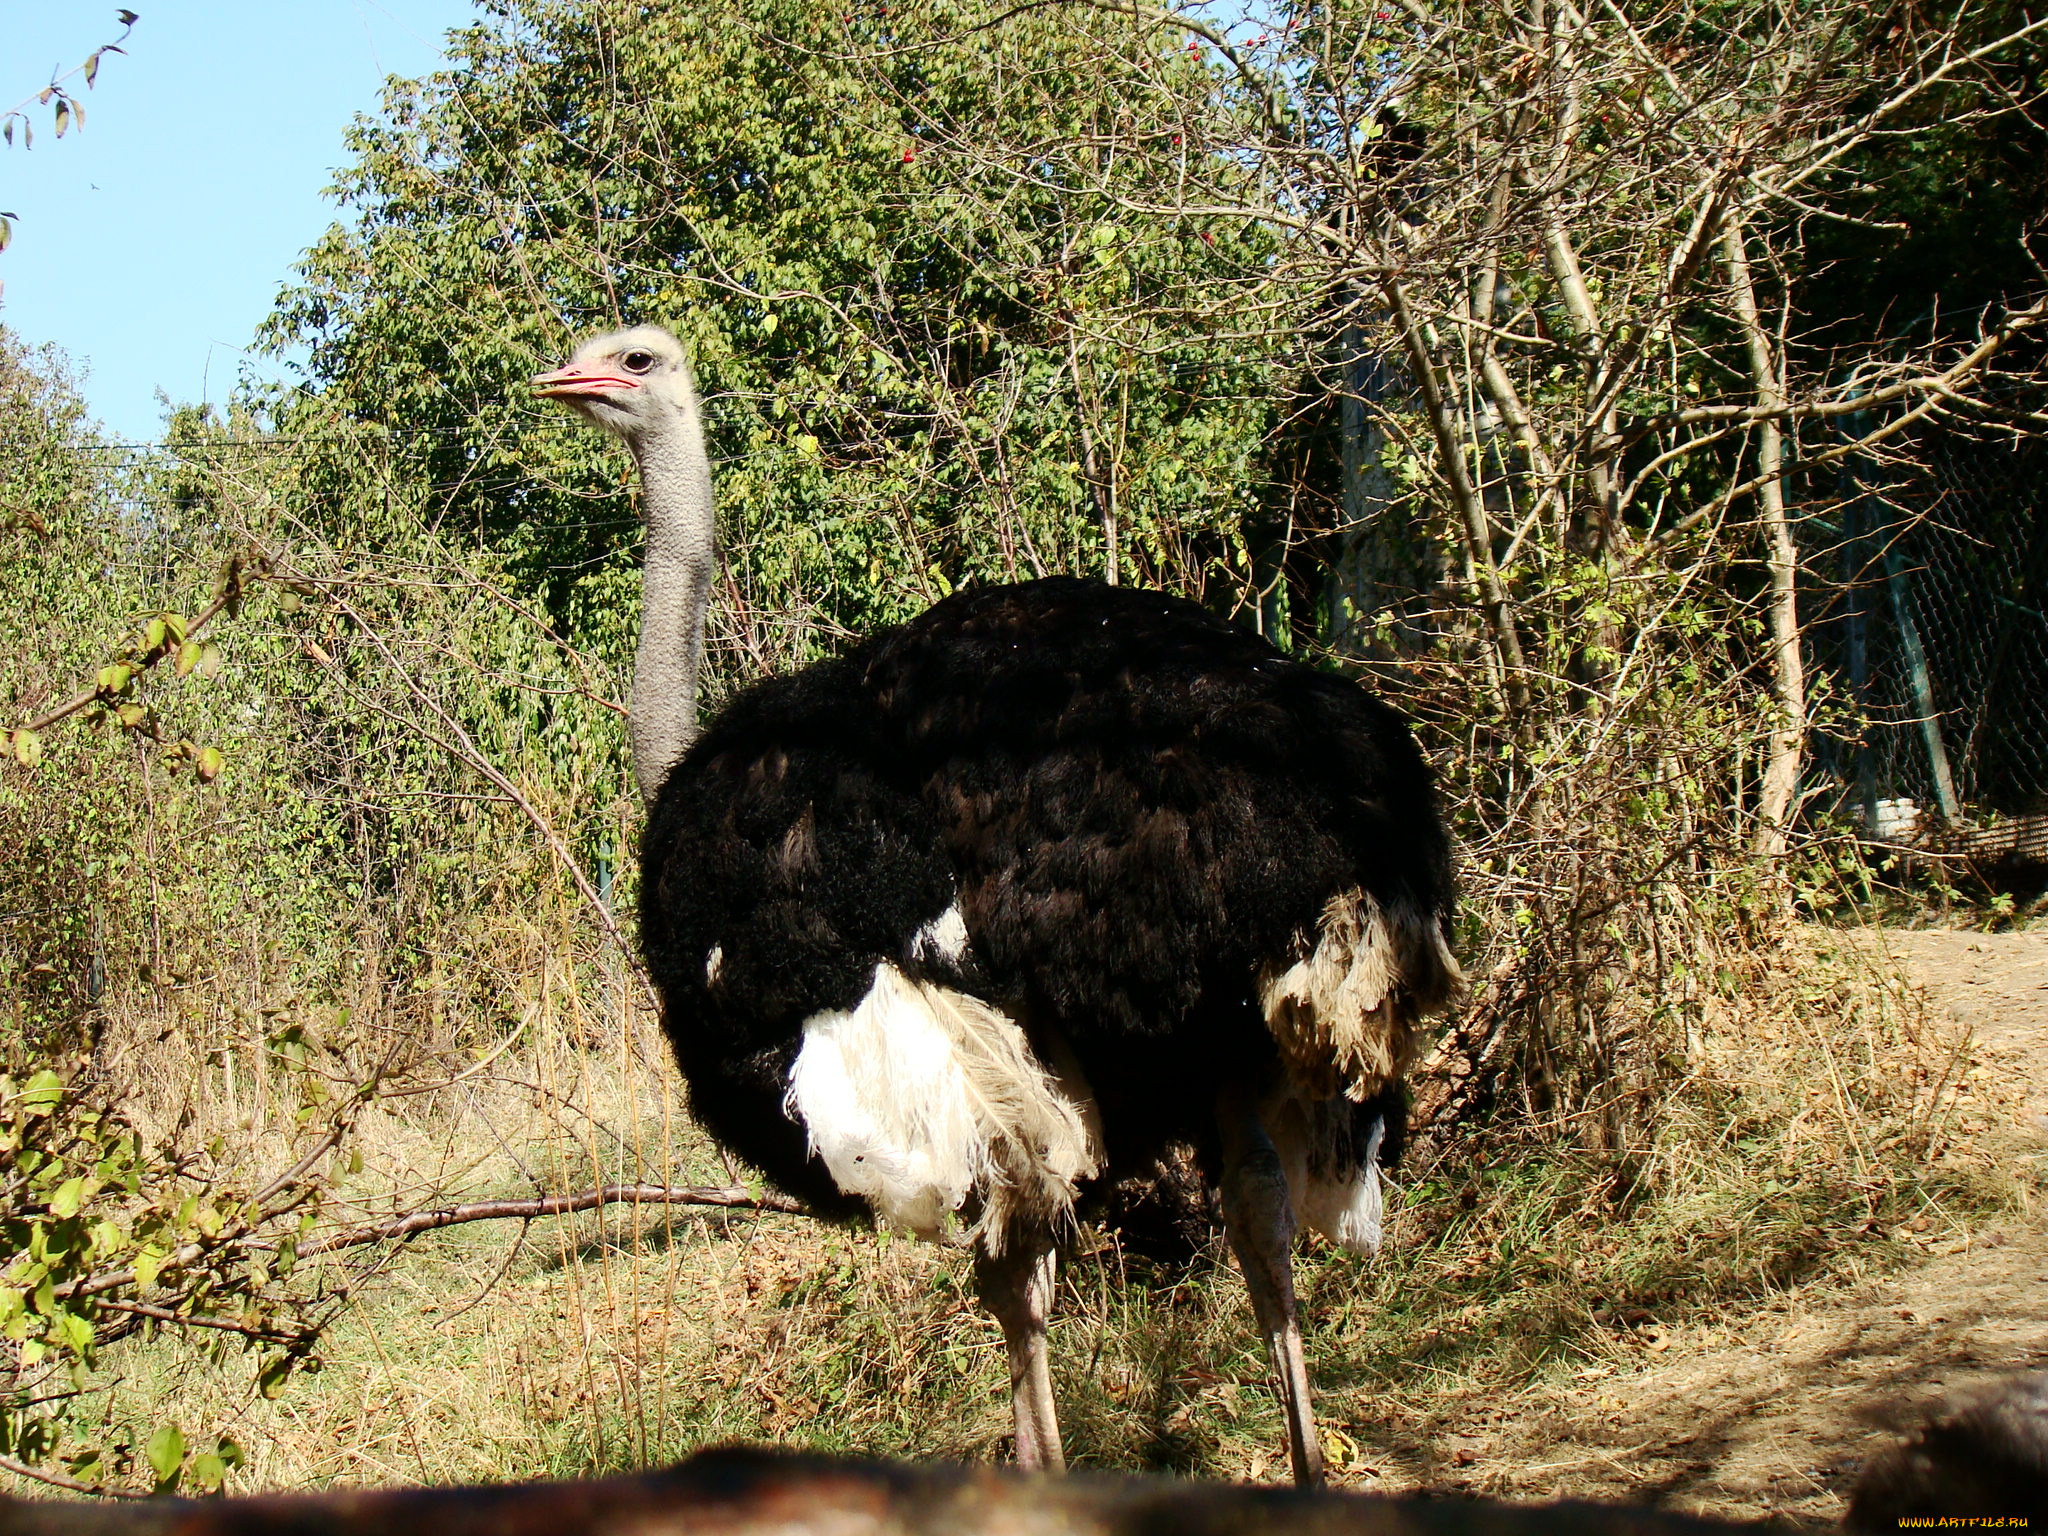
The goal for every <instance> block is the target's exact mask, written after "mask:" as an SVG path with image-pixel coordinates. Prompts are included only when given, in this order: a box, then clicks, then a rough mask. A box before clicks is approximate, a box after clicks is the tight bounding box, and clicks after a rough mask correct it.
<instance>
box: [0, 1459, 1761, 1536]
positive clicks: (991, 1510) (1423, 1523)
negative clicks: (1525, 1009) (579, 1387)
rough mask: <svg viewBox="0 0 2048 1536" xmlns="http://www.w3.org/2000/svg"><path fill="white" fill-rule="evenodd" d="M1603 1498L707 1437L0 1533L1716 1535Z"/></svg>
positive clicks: (145, 1504)
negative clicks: (605, 1466) (656, 1448)
mask: <svg viewBox="0 0 2048 1536" xmlns="http://www.w3.org/2000/svg"><path fill="white" fill-rule="evenodd" d="M1764 1529H1766V1528H1765V1527H1761V1526H1752V1525H1728V1524H1724V1523H1721V1522H1718V1521H1706V1520H1691V1519H1687V1518H1685V1517H1683V1516H1679V1515H1668V1514H1662V1513H1659V1512H1658V1511H1656V1510H1649V1509H1625V1508H1621V1507H1618V1506H1613V1505H1602V1504H1525V1505H1512V1504H1482V1503H1467V1502H1464V1501H1451V1500H1442V1501H1432V1500H1420V1499H1391V1498H1379V1497H1374V1496H1370V1495H1365V1494H1346V1493H1305V1492H1298V1491H1296V1490H1295V1489H1292V1488H1243V1487H1237V1486H1234V1485H1231V1484H1227V1483H1188V1482H1179V1481H1175V1480H1172V1479H1168V1478H1145V1477H1110V1476H1094V1475H1086V1474H1084V1475H1080V1476H1073V1477H1040V1476H1033V1475H1030V1474H1026V1473H1020V1472H1012V1471H1005V1470H998V1469H996V1468H992V1467H962V1466H912V1465H908V1464H903V1463H892V1462H881V1461H851V1460H846V1461H842V1460H838V1459H835V1458H833V1457H829V1456H807V1455H797V1454H792V1453H789V1452H782V1451H767V1450H748V1449H727V1450H715V1451H706V1452H704V1453H702V1454H701V1455H697V1456H693V1457H691V1458H690V1459H689V1460H688V1461H686V1462H684V1463H683V1464H682V1465H681V1466H678V1467H675V1468H672V1469H671V1470H669V1471H666V1472H653V1473H648V1474H646V1475H644V1476H640V1477H618V1478H608V1479H606V1480H604V1481H602V1482H588V1483H527V1484H507V1485H502V1486H498V1487H489V1488H429V1489H392V1490H385V1491H379V1492H349V1493H330V1494H319V1495H310V1496H295V1497H270V1498H254V1499H219V1500H207V1501H199V1500H189V1499H149V1500H143V1501H139V1502H135V1503H126V1504H87V1503H56V1502H39V1501H29V1500H13V1499H8V1500H0V1536H370V1533H372V1532H376V1533H379V1536H385V1533H388V1536H415V1533H417V1536H670V1533H673V1536H684V1533H689V1536H977V1533H983V1536H1712V1533H1715V1532H1733V1531H1747V1532H1752V1533H1754V1532H1757V1531H1760V1530H1764Z"/></svg>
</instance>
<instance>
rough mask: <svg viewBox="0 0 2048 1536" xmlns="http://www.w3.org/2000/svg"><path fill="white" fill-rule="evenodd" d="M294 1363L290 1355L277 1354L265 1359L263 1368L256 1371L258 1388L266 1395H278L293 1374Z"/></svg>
mask: <svg viewBox="0 0 2048 1536" xmlns="http://www.w3.org/2000/svg"><path fill="white" fill-rule="evenodd" d="M292 1364H293V1362H292V1357H291V1356H290V1355H276V1356H273V1357H272V1358H271V1359H269V1360H267V1361H265V1362H264V1364H263V1369H262V1370H260V1371H258V1372H257V1373H256V1390H257V1391H258V1392H260V1393H262V1394H263V1396H265V1397H276V1396H277V1395H278V1393H280V1392H282V1391H283V1390H284V1384H285V1382H286V1380H288V1379H289V1378H290V1376H291V1374H292Z"/></svg>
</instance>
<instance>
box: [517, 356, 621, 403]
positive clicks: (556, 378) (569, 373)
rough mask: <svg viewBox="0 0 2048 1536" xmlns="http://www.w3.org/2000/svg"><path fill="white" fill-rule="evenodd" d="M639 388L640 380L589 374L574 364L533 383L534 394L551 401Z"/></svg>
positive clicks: (611, 374) (612, 375)
mask: <svg viewBox="0 0 2048 1536" xmlns="http://www.w3.org/2000/svg"><path fill="white" fill-rule="evenodd" d="M639 387H640V381H639V380H638V379H622V378H620V377H619V376H618V375H617V374H614V373H589V372H586V371H585V370H584V369H582V368H579V367H578V366H577V365H576V364H574V363H570V364H569V365H568V366H567V367H565V368H557V369H556V370H555V371H554V372H553V373H543V374H541V375H540V376H539V377H538V378H536V379H535V380H534V381H533V392H534V393H535V394H537V395H540V396H543V397H544V398H546V399H549V400H562V399H567V398H569V397H571V396H575V395H602V394H606V393H608V392H609V391H611V390H614V389H638V388H639Z"/></svg>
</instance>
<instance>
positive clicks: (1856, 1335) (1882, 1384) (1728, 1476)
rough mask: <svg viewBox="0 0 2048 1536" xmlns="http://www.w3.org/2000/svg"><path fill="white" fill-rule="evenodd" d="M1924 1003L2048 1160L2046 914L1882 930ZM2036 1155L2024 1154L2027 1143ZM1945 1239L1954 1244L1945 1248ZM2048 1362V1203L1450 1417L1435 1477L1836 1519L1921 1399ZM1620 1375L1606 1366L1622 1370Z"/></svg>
mask: <svg viewBox="0 0 2048 1536" xmlns="http://www.w3.org/2000/svg"><path fill="white" fill-rule="evenodd" d="M1882 939H1883V942H1885V943H1886V944H1887V945H1889V947H1890V948H1891V950H1892V953H1893V954H1895V955H1896V956H1898V957H1899V958H1900V959H1901V960H1903V961H1904V962H1905V964H1906V966H1907V968H1908V970H1909V972H1910V974H1911V975H1912V976H1913V977H1914V979H1915V980H1916V981H1918V982H1919V983H1920V984H1921V985H1922V986H1924V987H1925V988H1926V989H1927V991H1928V994H1929V999H1930V1002H1932V1003H1933V1004H1934V1005H1936V1006H1938V1007H1943V1008H1946V1009H1949V1010H1950V1011H1952V1012H1953V1013H1954V1014H1955V1015H1956V1016H1957V1017H1958V1018H1959V1019H1961V1020H1962V1021H1963V1022H1965V1023H1968V1024H1970V1025H1971V1026H1972V1028H1973V1031H1974V1033H1975V1036H1976V1039H1977V1042H1978V1045H1979V1048H1980V1055H1981V1059H1983V1060H1984V1061H1985V1062H1986V1063H1987V1064H1989V1065H1990V1066H1991V1067H1992V1069H1993V1071H1995V1072H1997V1073H1998V1074H1999V1076H2000V1077H2001V1078H2003V1079H2004V1080H2005V1081H2006V1082H2008V1083H2010V1084H2013V1085H2020V1086H2021V1095H2020V1096H2021V1098H2022V1099H2023V1103H2022V1104H2021V1105H2020V1107H2019V1108H2018V1109H2017V1111H2016V1114H2017V1118H2018V1120H2019V1122H2020V1124H2019V1125H2017V1126H2015V1127H2014V1129H2016V1130H2018V1131H2020V1132H2021V1134H2022V1137H2026V1136H2029V1135H2031V1137H2032V1138H2033V1139H2032V1141H2031V1142H2030V1143H2028V1144H2029V1145H2031V1146H2032V1147H2034V1148H2036V1149H2040V1150H2039V1151H2037V1152H2036V1153H2035V1154H2032V1155H2048V927H2043V926H2037V927H2036V928H2035V929H2033V930H2032V931H2027V932H2018V933H2006V934H1982V933H1957V932H1945V931H1915V932H1906V931H1890V932H1887V933H1885V934H1883V935H1882ZM2023 1155H2028V1154H2023ZM1945 1247H1946V1248H1948V1249H1949V1250H1950V1251H1946V1252H1944V1251H1942V1250H1943V1249H1944V1248H1945ZM2043 1365H2048V1214H2044V1213H2043V1212H2042V1211H2040V1210H2038V1209H2037V1210H2035V1211H2034V1212H2033V1213H2032V1214H2031V1215H2030V1216H2028V1217H2025V1218H2021V1219H2016V1220H2013V1221H2011V1222H2008V1223H2006V1224H2005V1225H2004V1226H2002V1227H2000V1228H1997V1229H1995V1230H1993V1231H1991V1232H1989V1233H1979V1234H1977V1235H1976V1236H1975V1237H1974V1238H1972V1239H1969V1240H1967V1241H1960V1240H1959V1241H1957V1242H1956V1243H1954V1244H1952V1245H1951V1244H1942V1243H1939V1242H1937V1243H1936V1244H1935V1245H1934V1250H1933V1256H1932V1257H1930V1258H1929V1260H1928V1262H1926V1263H1925V1264H1923V1265H1920V1266H1918V1267H1916V1268H1914V1269H1911V1270H1909V1271H1906V1272H1903V1273H1894V1274H1890V1275H1886V1276H1883V1277H1881V1278H1878V1279H1874V1280H1871V1281H1869V1282H1867V1283H1865V1284H1863V1285H1861V1286H1857V1287H1837V1288H1835V1289H1833V1290H1831V1291H1827V1292H1822V1293H1818V1294H1807V1295H1793V1296H1789V1297H1787V1298H1786V1299H1785V1301H1784V1302H1783V1304H1782V1305H1781V1306H1780V1307H1778V1308H1776V1309H1773V1310H1771V1311H1768V1312H1765V1313H1762V1314H1752V1315H1748V1316H1744V1317H1741V1318H1736V1319H1730V1320H1728V1322H1727V1323H1726V1324H1725V1325H1723V1326H1721V1327H1718V1328H1713V1329H1709V1330H1701V1331H1697V1332H1696V1333H1695V1335H1694V1336H1693V1337H1691V1338H1686V1337H1684V1336H1682V1335H1681V1336H1675V1337H1672V1338H1671V1339H1670V1341H1669V1343H1668V1344H1667V1346H1666V1347H1665V1348H1664V1350H1662V1351H1661V1352H1659V1353H1656V1354H1651V1353H1649V1352H1645V1353H1644V1354H1643V1356H1642V1360H1641V1363H1640V1364H1639V1365H1636V1366H1634V1367H1627V1366H1622V1367H1612V1368H1610V1367H1595V1368H1591V1369H1589V1370H1588V1371H1587V1372H1585V1373H1582V1377H1581V1380H1580V1381H1578V1382H1575V1383H1572V1384H1571V1386H1570V1387H1569V1389H1553V1390H1551V1391H1549V1392H1548V1393H1547V1394H1545V1395H1543V1396H1542V1397H1540V1398H1537V1399H1536V1400H1534V1401H1532V1400H1531V1398H1530V1397H1529V1396H1523V1397H1520V1398H1518V1399H1517V1400H1516V1401H1514V1402H1512V1403H1504V1404H1501V1405H1500V1406H1499V1407H1498V1408H1495V1409H1491V1410H1482V1411H1480V1412H1478V1413H1476V1414H1474V1415H1473V1416H1472V1418H1471V1420H1470V1422H1461V1423H1457V1424H1453V1425H1450V1426H1446V1428H1447V1429H1449V1430H1450V1431H1451V1433H1450V1434H1449V1435H1448V1436H1446V1437H1445V1439H1444V1441H1443V1442H1440V1443H1447V1444H1449V1445H1451V1446H1452V1447H1454V1448H1456V1449H1454V1458H1455V1459H1456V1460H1459V1461H1462V1460H1464V1459H1466V1458H1467V1457H1469V1458H1470V1464H1469V1465H1467V1466H1465V1467H1463V1468H1457V1467H1453V1468H1449V1469H1439V1470H1438V1471H1437V1473H1436V1475H1435V1477H1434V1478H1433V1479H1432V1480H1433V1481H1435V1482H1436V1483H1437V1484H1438V1485H1439V1486H1442V1485H1444V1484H1450V1485H1451V1486H1458V1487H1464V1488H1468V1489H1469V1490H1470V1491H1472V1492H1474V1493H1488V1494H1496V1495H1507V1496H1512V1497H1517V1498H1532V1497H1545V1496H1549V1497H1555V1496H1558V1495H1559V1494H1564V1493H1571V1494H1575V1495H1580V1496H1591V1497H1596V1498H1612V1499H1628V1500H1639V1501H1640V1500H1647V1501H1656V1502H1668V1503H1671V1504H1674V1505H1676V1506H1678V1507H1680V1508H1685V1509H1690V1510H1697V1511H1700V1512H1703V1513H1704V1512H1711V1513H1715V1514H1721V1515H1728V1516H1735V1517H1757V1516H1775V1517H1777V1518H1780V1519H1785V1520H1789V1521H1793V1522H1796V1523H1798V1524H1801V1525H1828V1524H1832V1523H1834V1522H1835V1521H1837V1520H1838V1519H1839V1518H1840V1516H1841V1513H1842V1509H1843V1495H1844V1494H1845V1492H1846V1491H1847V1488H1848V1487H1849V1485H1850V1484H1851V1483H1852V1482H1853V1481H1854V1478H1855V1473H1856V1470H1857V1468H1858V1467H1859V1466H1860V1465H1861V1463H1862V1461H1863V1459H1864V1457H1865V1456H1867V1455H1868V1454H1869V1453H1870V1452H1871V1451H1872V1450H1873V1449H1875V1448H1877V1447H1879V1446H1881V1445H1883V1444H1885V1443H1887V1442H1888V1438H1889V1436H1890V1434H1891V1433H1892V1427H1893V1426H1896V1425H1898V1424H1900V1423H1902V1422H1905V1423H1910V1422H1911V1421H1912V1420H1913V1419H1914V1417H1915V1415H1916V1412H1917V1410H1918V1408H1919V1407H1920V1406H1921V1405H1923V1404H1927V1403H1931V1402H1933V1401H1935V1400H1937V1399H1939V1398H1941V1397H1942V1396H1944V1395H1946V1394H1948V1393H1950V1392H1953V1391H1956V1390H1968V1389H1969V1388H1971V1387H1972V1386H1974V1385H1976V1384H1978V1383H1981V1382H1984V1381H1988V1380H1992V1379H1995V1378H1996V1377H1998V1376H2000V1375H2003V1374H2005V1373H2007V1372H2010V1371H2013V1370H2016V1369H2022V1368H2027V1367H2040V1366H2043ZM1610 1372H1611V1374H1610Z"/></svg>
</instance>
